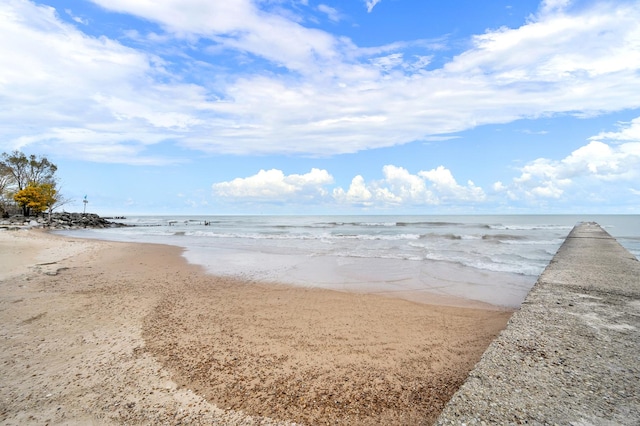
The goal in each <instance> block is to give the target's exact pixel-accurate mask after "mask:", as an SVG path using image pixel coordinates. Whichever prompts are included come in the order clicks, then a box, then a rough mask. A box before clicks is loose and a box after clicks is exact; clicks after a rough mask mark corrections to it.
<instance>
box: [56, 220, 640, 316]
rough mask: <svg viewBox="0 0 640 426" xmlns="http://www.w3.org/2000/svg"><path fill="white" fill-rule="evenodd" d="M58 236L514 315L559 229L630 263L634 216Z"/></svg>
mask: <svg viewBox="0 0 640 426" xmlns="http://www.w3.org/2000/svg"><path fill="white" fill-rule="evenodd" d="M114 221H117V222H122V223H125V224H128V225H134V226H132V227H125V228H108V229H92V230H72V231H60V232H59V233H62V234H65V235H69V236H74V237H84V238H97V239H105V240H112V241H127V242H145V243H159V244H169V245H174V246H179V247H183V248H184V249H185V251H184V256H185V258H186V259H187V260H188V261H189V262H191V263H195V264H198V265H202V266H203V267H205V268H206V270H207V271H208V272H210V273H212V274H216V275H228V276H234V277H239V278H242V279H244V280H250V281H256V282H270V283H284V284H291V285H296V286H304V287H320V288H326V289H334V290H340V291H353V292H368V293H378V294H384V295H388V296H396V297H402V298H407V299H411V300H415V301H419V302H430V301H434V297H436V298H439V299H441V301H442V300H445V301H449V302H455V301H456V300H458V301H472V302H480V303H487V304H491V305H496V306H503V307H508V308H515V307H518V306H519V305H520V303H521V302H522V300H523V299H524V297H525V296H526V294H527V293H528V291H529V289H530V288H531V287H532V286H533V284H534V283H535V281H536V279H537V277H538V276H539V275H540V273H542V271H543V270H544V268H545V267H546V265H547V264H548V263H549V261H550V260H551V258H552V257H553V255H554V254H555V253H556V251H557V250H558V248H559V247H560V245H561V244H562V242H563V241H564V239H565V237H566V236H567V234H568V233H569V231H570V230H571V229H572V228H573V227H574V226H575V225H576V224H577V223H579V222H582V221H595V222H597V223H599V224H600V225H601V226H602V227H603V228H604V229H605V230H606V231H607V232H609V233H610V234H611V235H612V236H614V237H616V239H617V240H618V241H619V242H620V243H621V244H622V245H623V246H625V247H626V248H627V249H628V250H629V251H630V252H632V253H633V254H634V255H635V256H636V257H640V216H638V215H496V216H487V215H482V216H481V215H470V216H432V215H424V216H416V215H411V216H397V215H380V216H374V215H363V216H132V217H128V218H126V219H118V220H114ZM454 304H455V303H454Z"/></svg>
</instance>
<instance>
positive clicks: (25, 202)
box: [13, 182, 58, 215]
mask: <svg viewBox="0 0 640 426" xmlns="http://www.w3.org/2000/svg"><path fill="white" fill-rule="evenodd" d="M56 195H57V191H56V189H55V188H54V186H53V185H52V184H50V183H41V184H37V183H34V182H31V183H29V185H27V187H26V188H24V189H22V190H20V191H18V192H16V193H15V195H14V196H13V199H14V200H15V202H16V203H18V205H19V206H20V207H22V208H23V209H25V210H26V211H27V212H29V213H30V212H33V213H35V214H39V213H42V212H43V211H45V210H47V209H48V210H49V215H51V209H52V207H53V206H54V205H55V203H56V202H57V201H58V199H57V196H56Z"/></svg>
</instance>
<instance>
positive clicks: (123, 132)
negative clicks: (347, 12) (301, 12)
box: [0, 0, 640, 162]
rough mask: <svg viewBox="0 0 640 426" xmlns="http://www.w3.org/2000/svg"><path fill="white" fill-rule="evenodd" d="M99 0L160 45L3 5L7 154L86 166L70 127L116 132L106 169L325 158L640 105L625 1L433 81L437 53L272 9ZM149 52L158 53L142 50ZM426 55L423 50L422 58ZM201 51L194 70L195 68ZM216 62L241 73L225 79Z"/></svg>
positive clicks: (540, 29) (0, 114) (478, 43)
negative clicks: (181, 156) (312, 24)
mask: <svg viewBox="0 0 640 426" xmlns="http://www.w3.org/2000/svg"><path fill="white" fill-rule="evenodd" d="M94 2H95V3H96V4H99V5H101V6H102V7H103V8H104V9H106V10H108V11H117V12H122V13H127V14H131V15H135V16H138V17H140V18H142V19H145V20H148V21H152V22H155V23H157V24H158V25H159V26H160V28H161V29H162V31H160V32H161V34H156V35H155V36H154V37H150V35H149V34H142V35H139V34H138V35H136V37H137V39H136V40H137V41H136V43H134V45H135V46H136V48H132V47H127V46H125V45H123V44H122V43H120V42H117V41H114V40H112V39H109V38H108V37H105V36H101V37H93V36H90V35H87V34H85V33H83V32H82V31H81V30H80V29H79V28H76V27H75V26H73V25H69V24H65V23H63V22H62V21H61V20H60V19H59V17H58V16H57V15H56V12H55V10H54V9H53V8H51V7H47V6H38V5H35V4H33V3H31V2H27V1H23V0H6V1H3V2H1V4H0V39H2V40H12V43H1V44H0V90H1V91H2V104H1V106H2V108H0V121H1V122H2V123H3V125H4V126H5V128H4V129H3V130H4V141H3V142H0V143H1V144H2V146H0V149H12V148H14V147H16V145H18V144H19V143H25V141H28V143H30V144H34V145H35V144H45V143H46V144H47V145H48V146H50V147H53V148H55V149H56V151H57V152H61V153H65V152H68V153H69V155H71V154H73V155H75V156H76V157H78V156H81V155H83V151H74V150H72V149H70V146H73V141H72V140H67V139H65V137H66V136H65V135H66V133H65V132H57V131H56V130H55V129H60V128H67V129H72V128H73V129H85V130H87V131H90V132H93V133H94V134H99V133H101V132H104V133H105V136H102V137H97V138H95V139H94V140H92V142H91V143H92V144H93V145H94V146H95V148H96V150H98V149H99V150H101V151H102V152H103V153H104V155H103V156H102V157H101V158H103V159H104V161H109V160H108V153H109V150H110V149H114V152H118V150H119V149H121V146H120V145H124V146H126V147H131V146H135V147H136V149H135V150H134V152H135V154H134V155H136V156H141V157H144V156H145V155H147V154H146V149H145V148H146V147H148V146H149V144H151V143H158V142H160V141H171V142H172V143H178V144H180V145H181V146H183V147H187V148H190V149H195V150H200V151H205V152H213V153H233V154H274V153H276V154H277V153H285V154H307V155H323V156H326V155H334V154H339V153H353V152H357V151H360V150H366V149H374V148H379V147H389V146H393V145H398V144H404V143H408V142H412V141H416V140H428V139H433V138H434V137H439V136H441V135H451V134H454V133H456V132H460V131H463V130H466V129H470V128H473V127H475V126H478V125H482V124H488V123H506V122H509V121H512V120H516V119H519V118H523V117H528V118H531V117H538V116H547V115H553V114H556V113H570V114H579V115H590V114H599V113H601V112H606V111H617V110H621V109H627V108H637V107H640V79H638V78H637V75H638V72H639V70H640V48H639V47H638V46H640V26H638V25H637V22H639V21H640V8H637V7H635V6H636V5H635V4H629V3H626V2H619V3H607V4H606V5H595V6H591V7H588V8H582V9H580V10H577V11H573V12H571V13H573V14H571V13H570V12H569V11H570V8H568V7H566V6H568V4H567V2H564V1H558V0H556V1H547V2H545V3H544V4H543V6H542V7H541V10H543V11H546V12H545V13H542V12H541V13H540V14H539V15H538V16H534V17H532V18H531V20H530V21H529V22H527V23H526V24H525V25H523V26H522V27H520V28H514V29H507V28H503V29H500V30H495V31H487V32H486V33H485V34H482V35H478V36H476V37H474V38H473V46H472V47H471V48H470V49H468V50H467V51H466V52H463V53H462V54H460V55H458V56H456V57H454V58H453V59H451V60H450V61H449V62H448V63H446V64H445V65H444V66H443V67H442V68H437V69H427V67H426V66H427V65H428V64H429V62H430V61H431V54H432V53H433V49H434V47H429V46H418V45H419V43H418V44H407V43H394V44H390V45H386V46H380V47H374V48H366V49H364V48H359V47H358V46H356V45H355V44H354V43H353V42H352V41H351V40H349V39H348V38H345V37H341V36H339V35H333V34H330V33H328V32H325V31H322V30H319V29H315V28H307V27H305V26H304V25H303V23H304V19H300V17H294V16H290V14H284V13H278V9H273V8H272V9H268V8H266V7H268V6H269V4H271V3H272V2H253V1H250V0H229V1H225V2H211V1H208V0H166V1H163V2H155V1H151V0H140V1H135V2H132V1H128V0H108V1H107V0H94ZM377 3H378V2H377V1H370V2H368V3H367V6H368V8H369V9H372V8H373V7H374V6H375V5H376V4H377ZM260 7H263V8H262V9H260ZM326 11H328V9H326ZM154 30H155V29H154ZM130 34H133V33H130ZM151 38H153V39H154V40H153V41H152V40H151ZM142 40H146V42H147V43H150V44H148V45H145V44H144V43H143V42H142ZM198 41H202V44H204V45H206V46H207V47H206V49H204V50H198ZM154 43H155V44H154ZM151 45H152V46H153V47H154V48H155V50H154V52H157V53H149V52H148V51H145V50H142V47H139V46H147V47H148V46H151ZM408 46H410V47H411V48H412V51H411V54H409V53H408V51H407V48H408ZM418 47H422V48H423V49H424V54H420V55H414V53H415V49H417V48H418ZM193 49H195V50H196V53H195V56H196V57H197V59H195V58H189V57H188V56H187V55H188V54H189V52H191V51H192V50H193ZM176 51H179V52H180V57H181V60H185V61H186V62H179V63H178V62H176V59H175V56H174V55H173V53H175V52H176ZM166 52H172V53H171V54H167V53H166ZM207 55H209V56H207ZM218 55H224V56H223V58H224V59H225V61H227V62H228V61H232V62H233V61H236V62H234V64H233V66H230V67H229V68H225V67H224V66H222V65H219V64H218V61H217V60H218V59H219V57H218ZM225 61H220V62H225ZM260 64H266V65H265V66H264V67H263V66H262V65H260ZM263 68H266V70H265V71H264V72H263V71H262V69H263ZM193 76H196V77H197V78H198V80H192V77H193ZM191 81H195V82H192V83H190V82H191ZM34 117H37V119H34ZM123 141H124V142H123ZM154 141H155V142H154ZM68 144H70V145H68ZM98 145H100V146H99V147H98ZM89 152H90V151H87V153H89ZM87 155H89V154H87ZM116 158H117V159H118V161H119V160H120V159H122V158H123V157H122V156H121V155H119V154H118V155H114V157H113V158H112V159H111V161H113V160H114V159H116ZM125 158H126V157H125ZM133 161H134V160H133V159H130V161H129V162H133Z"/></svg>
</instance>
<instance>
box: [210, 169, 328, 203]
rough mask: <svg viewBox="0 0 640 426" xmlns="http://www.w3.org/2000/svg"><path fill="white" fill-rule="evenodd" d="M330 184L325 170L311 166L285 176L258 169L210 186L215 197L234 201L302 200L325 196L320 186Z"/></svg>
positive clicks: (276, 172) (278, 171)
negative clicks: (247, 174) (254, 172)
mask: <svg viewBox="0 0 640 426" xmlns="http://www.w3.org/2000/svg"><path fill="white" fill-rule="evenodd" d="M331 183H333V177H332V176H331V175H330V174H329V173H328V172H327V171H326V170H320V169H315V168H314V169H312V170H311V171H310V172H309V173H306V174H303V175H300V174H291V175H285V174H284V172H282V170H277V169H271V170H260V171H259V172H258V173H257V174H255V175H253V176H249V177H246V178H236V179H234V180H232V181H229V182H219V183H215V184H213V186H212V188H213V193H214V195H215V196H217V197H224V198H229V199H235V200H250V201H267V202H284V201H288V200H296V201H298V202H305V201H309V200H319V199H321V198H322V197H325V196H326V195H327V190H326V189H325V188H324V187H325V186H326V185H329V184H331Z"/></svg>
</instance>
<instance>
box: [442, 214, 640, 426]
mask: <svg viewBox="0 0 640 426" xmlns="http://www.w3.org/2000/svg"><path fill="white" fill-rule="evenodd" d="M436 424H438V425H451V424H455V425H460V424H466V425H485V424H486V425H492V424H500V425H506V424H540V425H546V424H550V425H551V424H561V425H570V424H571V425H634V426H635V425H639V424H640V262H638V260H637V259H636V258H635V257H634V256H633V255H632V254H631V253H629V252H628V251H627V250H626V249H624V248H623V247H622V246H621V245H620V244H619V243H618V242H617V241H616V240H615V239H614V238H613V237H611V236H610V235H609V234H608V233H607V232H605V231H604V230H603V229H602V228H601V227H600V226H599V225H598V224H596V223H581V224H579V225H577V226H576V227H575V228H573V230H572V231H571V233H569V235H568V237H567V238H566V240H565V242H564V243H563V245H562V246H561V247H560V249H559V250H558V252H557V253H556V255H555V256H554V258H553V259H552V260H551V262H550V263H549V265H548V266H547V268H546V269H545V270H544V272H543V273H542V274H541V275H540V277H539V278H538V281H537V282H536V284H535V285H534V287H533V288H532V290H531V291H530V293H529V294H528V296H527V298H526V299H525V301H524V302H523V304H522V307H521V309H520V310H519V311H517V312H516V313H514V315H513V317H512V318H511V320H510V321H509V324H508V325H507V328H506V329H505V330H504V331H503V332H502V333H501V334H500V336H498V338H497V339H496V340H495V341H494V342H493V343H492V344H491V345H490V346H489V348H488V349H487V351H486V352H485V353H484V355H483V356H482V359H481V360H480V362H479V363H478V364H477V365H476V367H475V368H474V370H473V371H472V372H471V373H470V375H469V377H468V378H467V380H466V382H465V383H464V385H463V386H462V387H461V388H460V389H459V390H458V392H457V393H456V394H455V395H454V396H453V398H452V399H451V401H450V402H449V403H448V404H447V406H446V407H445V409H444V411H443V412H442V414H441V416H440V417H439V419H438V421H437V423H436Z"/></svg>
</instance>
